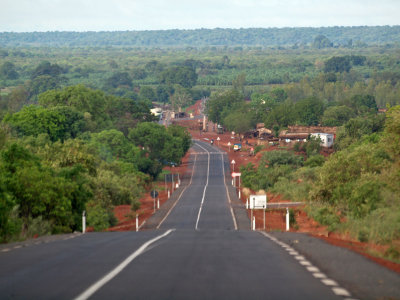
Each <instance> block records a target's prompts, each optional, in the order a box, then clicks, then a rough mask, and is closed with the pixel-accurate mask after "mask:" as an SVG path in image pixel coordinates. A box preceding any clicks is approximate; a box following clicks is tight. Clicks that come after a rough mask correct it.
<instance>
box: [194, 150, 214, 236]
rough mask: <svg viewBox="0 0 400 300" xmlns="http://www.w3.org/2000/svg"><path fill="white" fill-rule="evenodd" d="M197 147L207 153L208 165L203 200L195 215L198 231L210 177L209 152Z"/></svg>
mask: <svg viewBox="0 0 400 300" xmlns="http://www.w3.org/2000/svg"><path fill="white" fill-rule="evenodd" d="M197 146H199V147H200V148H202V149H204V150H205V151H207V159H208V164H207V181H206V185H205V186H204V190H203V198H201V203H200V208H199V213H198V215H197V220H196V226H195V229H196V230H198V226H199V221H200V215H201V210H202V209H203V204H204V198H205V196H206V190H207V187H208V177H209V175H210V152H209V151H208V150H207V149H205V148H204V147H202V146H201V145H199V144H197Z"/></svg>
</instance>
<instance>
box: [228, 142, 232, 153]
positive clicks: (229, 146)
mask: <svg viewBox="0 0 400 300" xmlns="http://www.w3.org/2000/svg"><path fill="white" fill-rule="evenodd" d="M228 149H229V152H231V142H228Z"/></svg>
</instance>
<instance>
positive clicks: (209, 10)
mask: <svg viewBox="0 0 400 300" xmlns="http://www.w3.org/2000/svg"><path fill="white" fill-rule="evenodd" d="M0 4H1V6H0V32H2V31H15V32H21V31H22V32H24V31H57V30H58V31H64V30H68V31H101V30H106V31H110V30H155V29H175V28H177V29H196V28H216V27H220V28H250V27H264V28H268V27H307V26H311V27H320V26H358V25H371V26H372V25H399V24H400V0H194V1H192V0H0Z"/></svg>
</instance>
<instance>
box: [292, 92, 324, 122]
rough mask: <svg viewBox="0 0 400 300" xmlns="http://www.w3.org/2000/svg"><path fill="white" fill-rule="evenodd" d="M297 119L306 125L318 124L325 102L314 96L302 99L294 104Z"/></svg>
mask: <svg viewBox="0 0 400 300" xmlns="http://www.w3.org/2000/svg"><path fill="white" fill-rule="evenodd" d="M294 108H295V111H296V114H297V120H298V122H299V123H300V124H304V125H308V126H309V125H318V124H319V121H320V118H321V117H322V114H323V112H324V103H323V102H322V101H321V100H319V99H317V98H314V97H311V98H306V99H303V100H300V101H299V102H297V103H296V104H295V105H294Z"/></svg>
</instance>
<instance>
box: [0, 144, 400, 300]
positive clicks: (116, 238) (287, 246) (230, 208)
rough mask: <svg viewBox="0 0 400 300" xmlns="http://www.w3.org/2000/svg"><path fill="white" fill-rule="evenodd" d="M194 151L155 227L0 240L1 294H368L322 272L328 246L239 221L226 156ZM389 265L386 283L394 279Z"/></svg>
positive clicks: (203, 148) (202, 148)
mask: <svg viewBox="0 0 400 300" xmlns="http://www.w3.org/2000/svg"><path fill="white" fill-rule="evenodd" d="M193 150H194V152H195V153H194V155H193V156H192V157H193V160H192V167H193V169H192V170H193V176H192V177H191V180H190V182H188V185H186V186H185V187H181V188H180V190H178V191H177V192H179V195H180V196H179V197H177V196H176V197H175V198H174V199H175V200H174V203H173V205H171V206H170V209H169V210H168V211H165V212H164V214H163V215H155V216H154V220H157V222H153V223H157V226H154V227H155V228H157V227H158V228H159V229H154V230H145V231H141V232H137V233H136V232H119V233H118V232H117V233H89V234H84V235H68V236H65V238H59V239H57V240H53V241H49V242H47V241H46V240H44V241H42V242H38V243H25V244H18V245H17V246H15V245H14V246H13V245H9V247H8V248H4V247H2V248H0V299H88V298H92V299H146V300H149V299H354V298H357V297H359V296H360V295H362V296H363V297H364V298H363V299H369V298H370V299H375V295H373V294H368V288H369V289H371V287H360V286H359V285H357V281H355V282H351V281H350V282H351V284H349V282H348V281H346V280H345V279H346V278H347V277H352V276H353V275H352V274H351V273H349V272H348V271H347V270H346V269H345V267H343V266H342V265H341V268H342V270H336V272H331V271H330V270H331V269H332V268H333V269H337V268H336V267H335V264H332V262H334V261H335V258H336V255H337V254H338V253H339V252H338V251H339V250H338V251H336V250H335V249H337V248H336V247H332V246H329V245H327V244H325V243H324V245H323V246H321V245H319V244H318V243H317V242H315V241H314V240H313V241H314V242H313V243H314V244H312V245H311V248H315V251H314V250H313V249H309V248H307V243H306V242H304V243H301V242H299V240H300V241H303V240H302V238H304V237H303V236H301V237H295V241H297V242H293V236H290V237H288V236H282V237H279V236H278V239H277V235H275V234H263V233H260V232H254V231H250V230H237V228H239V229H240V228H244V225H243V224H242V223H243V222H245V221H244V219H243V217H238V216H239V213H237V210H236V209H235V205H233V200H234V199H232V197H231V196H228V191H229V180H226V179H227V178H228V176H227V174H226V173H227V171H228V164H229V162H228V161H227V156H226V155H225V154H223V153H222V152H220V151H219V150H218V149H217V148H216V147H212V146H210V145H208V144H206V143H200V142H196V144H195V145H194V146H193ZM226 184H228V186H227V185H226ZM247 222H248V220H247ZM149 223H150V222H149ZM285 239H286V240H285ZM315 243H316V244H315ZM296 245H301V246H302V247H303V248H304V249H299V248H296ZM316 245H317V246H318V247H317V246H316ZM324 247H328V248H329V251H328V250H326V249H325V248H324ZM300 250H302V251H300ZM317 250H318V251H317ZM320 251H323V252H324V255H328V253H329V256H326V257H325V258H321V253H319V252H320ZM346 255H355V254H352V253H350V254H345V255H344V256H343V257H346V258H342V256H340V259H344V260H345V259H350V260H351V256H346ZM325 260H329V261H325ZM325 266H326V267H325ZM377 267H378V266H377ZM371 270H372V271H371V272H375V271H374V270H376V269H371ZM377 270H380V269H377ZM352 272H358V271H357V268H356V270H355V271H354V270H353V271H352ZM382 272H383V271H382ZM388 274H389V275H388V277H384V278H385V280H386V281H388V284H389V285H395V284H396V283H400V281H399V277H398V275H397V274H395V273H393V274H392V273H390V272H389V273H388ZM332 276H336V277H332ZM346 276H347V277H346ZM396 280H397V281H396ZM342 283H344V284H345V285H346V287H343V285H342ZM399 286H400V284H399ZM372 289H373V287H372ZM360 291H361V292H360ZM366 291H367V292H366ZM391 293H392V294H391V295H389V296H391V297H392V299H396V298H397V297H398V298H399V299H400V294H396V293H398V289H397V290H396V288H394V290H393V291H391ZM378 296H379V295H378ZM382 298H384V297H382ZM376 299H377V298H376Z"/></svg>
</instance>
